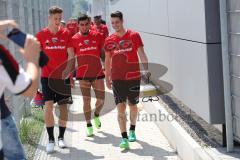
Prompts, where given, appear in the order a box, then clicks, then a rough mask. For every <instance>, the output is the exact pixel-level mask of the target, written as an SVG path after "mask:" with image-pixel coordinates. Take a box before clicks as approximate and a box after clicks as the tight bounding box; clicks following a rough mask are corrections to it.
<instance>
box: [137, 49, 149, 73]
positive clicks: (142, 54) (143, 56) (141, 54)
mask: <svg viewBox="0 0 240 160" xmlns="http://www.w3.org/2000/svg"><path fill="white" fill-rule="evenodd" d="M138 56H139V58H140V60H141V62H142V65H143V68H144V75H145V76H146V77H150V76H151V73H150V72H149V70H148V58H147V56H146V53H145V51H144V48H143V46H140V47H139V48H138Z"/></svg>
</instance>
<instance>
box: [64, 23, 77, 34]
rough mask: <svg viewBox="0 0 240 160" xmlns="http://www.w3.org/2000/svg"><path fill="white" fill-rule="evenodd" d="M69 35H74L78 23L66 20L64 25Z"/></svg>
mask: <svg viewBox="0 0 240 160" xmlns="http://www.w3.org/2000/svg"><path fill="white" fill-rule="evenodd" d="M66 27H67V29H68V31H69V32H70V34H71V36H74V35H75V34H76V33H77V32H78V23H77V22H68V23H67V25H66Z"/></svg>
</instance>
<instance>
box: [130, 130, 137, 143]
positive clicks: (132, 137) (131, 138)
mask: <svg viewBox="0 0 240 160" xmlns="http://www.w3.org/2000/svg"><path fill="white" fill-rule="evenodd" d="M128 140H129V142H135V141H136V134H135V131H133V130H130V131H129V136H128Z"/></svg>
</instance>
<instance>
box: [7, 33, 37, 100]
mask: <svg viewBox="0 0 240 160" xmlns="http://www.w3.org/2000/svg"><path fill="white" fill-rule="evenodd" d="M5 52H6V54H9V55H10V53H8V50H5ZM20 52H21V53H22V56H23V57H24V59H25V60H26V62H27V65H26V70H25V71H24V70H23V69H22V68H21V67H18V68H15V69H17V70H18V71H17V72H18V73H17V75H16V76H17V77H16V80H15V81H14V80H12V79H11V74H13V73H9V72H3V73H4V74H5V76H4V77H5V82H4V83H5V85H6V87H7V88H8V89H9V90H10V91H11V92H13V93H15V94H17V95H19V94H21V95H23V96H27V97H32V96H34V94H35V93H36V91H37V88H38V77H39V65H38V60H39V52H40V44H39V42H38V41H37V40H36V38H34V37H33V36H30V35H27V39H26V43H25V47H24V49H21V50H20ZM9 63H11V64H12V65H13V66H16V65H18V64H17V62H16V61H15V60H14V59H13V58H12V60H9ZM5 68H6V71H7V70H8V69H9V68H8V66H5ZM4 77H3V78H4Z"/></svg>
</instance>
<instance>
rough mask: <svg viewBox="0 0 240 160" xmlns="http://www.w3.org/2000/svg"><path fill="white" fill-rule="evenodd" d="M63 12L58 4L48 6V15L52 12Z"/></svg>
mask: <svg viewBox="0 0 240 160" xmlns="http://www.w3.org/2000/svg"><path fill="white" fill-rule="evenodd" d="M62 12H63V9H62V8H60V7H58V6H52V7H50V8H49V10H48V13H49V15H52V14H61V13H62Z"/></svg>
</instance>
